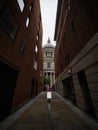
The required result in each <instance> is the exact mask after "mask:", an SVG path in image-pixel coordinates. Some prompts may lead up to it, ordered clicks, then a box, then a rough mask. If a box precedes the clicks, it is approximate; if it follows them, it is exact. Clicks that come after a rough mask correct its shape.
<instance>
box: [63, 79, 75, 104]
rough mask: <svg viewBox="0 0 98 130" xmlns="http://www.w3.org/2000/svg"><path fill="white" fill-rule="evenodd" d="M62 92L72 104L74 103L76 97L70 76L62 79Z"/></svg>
mask: <svg viewBox="0 0 98 130" xmlns="http://www.w3.org/2000/svg"><path fill="white" fill-rule="evenodd" d="M63 90H64V91H63V92H64V97H65V98H67V99H69V100H70V101H72V103H73V104H74V105H76V98H75V92H74V85H73V79H72V77H69V78H67V79H64V80H63Z"/></svg>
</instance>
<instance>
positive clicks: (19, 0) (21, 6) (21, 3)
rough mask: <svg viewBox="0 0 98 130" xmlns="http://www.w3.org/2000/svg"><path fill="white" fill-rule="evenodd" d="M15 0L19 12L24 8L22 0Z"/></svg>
mask: <svg viewBox="0 0 98 130" xmlns="http://www.w3.org/2000/svg"><path fill="white" fill-rule="evenodd" d="M17 2H18V5H19V8H20V10H21V12H23V9H24V6H25V4H24V1H23V0H17Z"/></svg>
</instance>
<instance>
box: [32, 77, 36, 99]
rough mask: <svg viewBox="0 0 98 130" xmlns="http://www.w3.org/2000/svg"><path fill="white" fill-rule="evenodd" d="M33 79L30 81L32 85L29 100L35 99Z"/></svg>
mask: <svg viewBox="0 0 98 130" xmlns="http://www.w3.org/2000/svg"><path fill="white" fill-rule="evenodd" d="M35 83H36V82H35V79H34V78H33V79H32V85H31V98H34V97H35V93H34V92H35Z"/></svg>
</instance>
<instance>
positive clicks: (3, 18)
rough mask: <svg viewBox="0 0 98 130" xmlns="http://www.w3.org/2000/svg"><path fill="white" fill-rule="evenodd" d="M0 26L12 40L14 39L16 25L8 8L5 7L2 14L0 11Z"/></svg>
mask: <svg viewBox="0 0 98 130" xmlns="http://www.w3.org/2000/svg"><path fill="white" fill-rule="evenodd" d="M0 26H1V27H2V29H4V30H5V31H6V32H7V33H8V34H9V35H10V37H11V38H12V39H13V40H14V39H15V37H16V33H17V30H18V24H17V23H16V21H15V19H14V17H13V15H12V14H11V12H10V10H9V8H8V7H5V8H4V9H3V10H2V12H1V11H0Z"/></svg>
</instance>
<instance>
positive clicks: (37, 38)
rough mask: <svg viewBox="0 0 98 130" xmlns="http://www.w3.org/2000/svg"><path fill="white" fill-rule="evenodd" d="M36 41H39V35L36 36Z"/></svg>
mask: <svg viewBox="0 0 98 130" xmlns="http://www.w3.org/2000/svg"><path fill="white" fill-rule="evenodd" d="M36 40H37V41H38V40H39V34H38V33H37V35H36Z"/></svg>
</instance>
